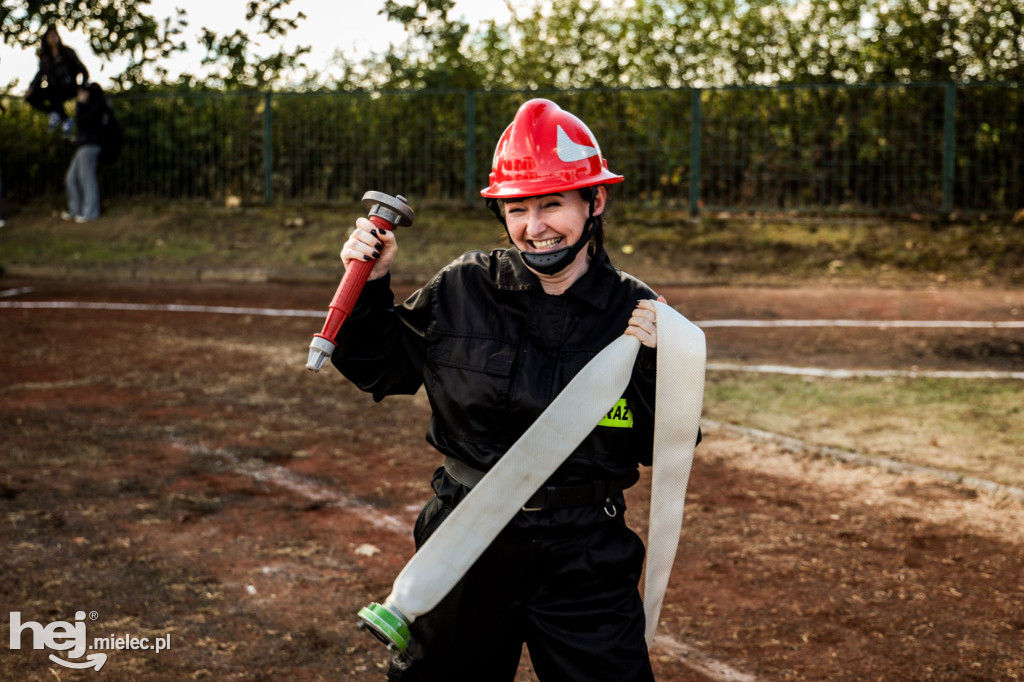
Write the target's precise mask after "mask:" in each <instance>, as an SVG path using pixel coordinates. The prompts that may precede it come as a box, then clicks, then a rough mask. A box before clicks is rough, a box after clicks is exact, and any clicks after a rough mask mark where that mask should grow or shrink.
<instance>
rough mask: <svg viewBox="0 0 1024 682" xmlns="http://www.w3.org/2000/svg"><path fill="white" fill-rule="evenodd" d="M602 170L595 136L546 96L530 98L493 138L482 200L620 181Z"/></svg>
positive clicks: (603, 161)
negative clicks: (488, 183)
mask: <svg viewBox="0 0 1024 682" xmlns="http://www.w3.org/2000/svg"><path fill="white" fill-rule="evenodd" d="M624 179H625V178H623V177H622V176H621V175H616V174H615V173H612V172H611V171H609V170H608V162H607V161H605V159H604V157H603V156H602V155H601V148H600V147H599V146H598V144H597V139H596V138H595V137H594V134H593V133H592V132H590V128H588V127H587V125H586V124H585V123H584V122H583V121H581V120H580V119H578V118H577V117H576V116H574V115H572V114H570V113H569V112H568V111H565V110H563V109H562V108H561V107H559V106H558V105H557V104H555V103H554V102H552V101H550V100H546V99H531V100H530V101H528V102H526V103H524V104H523V105H522V106H521V107H519V111H517V112H516V117H515V118H514V119H513V120H512V123H511V124H509V126H508V128H506V129H505V132H504V133H503V134H502V136H501V139H499V140H498V146H497V147H496V148H495V150H494V160H493V161H492V163H491V175H490V183H491V184H490V185H489V186H488V187H486V188H484V189H482V190H480V194H482V195H483V196H485V197H487V198H488V199H512V198H515V197H531V196H539V195H542V194H551V193H554V192H566V191H569V190H573V189H580V188H583V187H591V186H593V185H604V184H612V183H616V182H622V181H623V180H624Z"/></svg>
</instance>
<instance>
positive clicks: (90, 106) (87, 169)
mask: <svg viewBox="0 0 1024 682" xmlns="http://www.w3.org/2000/svg"><path fill="white" fill-rule="evenodd" d="M76 109H77V112H76V119H77V122H78V137H77V138H76V140H75V142H76V144H77V149H76V150H75V155H74V156H72V157H71V164H70V165H69V166H68V171H67V173H66V174H65V176H64V185H65V187H66V188H67V195H68V210H67V211H66V212H64V213H62V214H61V217H62V218H64V219H65V220H74V221H75V222H77V223H85V222H89V221H90V220H96V219H97V218H99V217H100V184H99V180H98V179H97V177H96V171H97V168H98V167H99V160H100V152H101V151H102V149H103V148H102V146H101V144H100V143H101V136H102V128H103V124H104V122H105V120H106V117H108V116H110V113H109V112H110V109H109V107H108V106H107V102H106V98H105V97H104V95H103V90H102V89H101V88H100V86H99V85H97V84H96V83H90V84H89V86H88V87H84V88H81V89H79V91H78V105H77V107H76Z"/></svg>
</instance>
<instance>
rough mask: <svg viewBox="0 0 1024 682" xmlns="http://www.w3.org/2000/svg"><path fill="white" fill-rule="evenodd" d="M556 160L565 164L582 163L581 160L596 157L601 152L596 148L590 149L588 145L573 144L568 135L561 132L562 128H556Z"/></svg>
mask: <svg viewBox="0 0 1024 682" xmlns="http://www.w3.org/2000/svg"><path fill="white" fill-rule="evenodd" d="M557 140H558V158H559V159H561V160H562V161H564V162H565V163H572V162H574V161H582V160H583V159H589V158H590V157H591V156H597V155H598V154H600V153H601V150H600V149H598V148H597V147H591V146H590V145H586V144H580V143H579V142H573V141H572V140H570V139H569V134H568V133H566V132H565V131H564V130H562V126H558V138H557Z"/></svg>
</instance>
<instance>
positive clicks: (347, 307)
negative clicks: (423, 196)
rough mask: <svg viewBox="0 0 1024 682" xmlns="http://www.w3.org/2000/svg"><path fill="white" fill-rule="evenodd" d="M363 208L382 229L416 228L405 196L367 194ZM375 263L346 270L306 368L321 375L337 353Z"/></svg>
mask: <svg viewBox="0 0 1024 682" xmlns="http://www.w3.org/2000/svg"><path fill="white" fill-rule="evenodd" d="M363 206H364V207H366V209H368V210H369V218H370V222H371V223H373V224H374V226H376V227H377V228H378V229H381V230H393V229H395V228H396V227H398V226H400V225H412V221H413V219H414V218H415V217H416V214H415V213H414V212H413V210H412V208H411V207H410V206H409V204H408V203H406V201H405V197H403V196H396V197H393V196H391V195H389V194H382V193H381V192H367V193H366V194H364V195H363ZM373 264H374V261H372V260H369V261H352V262H350V263H349V265H348V268H347V269H346V270H345V276H344V277H342V278H341V284H339V285H338V290H337V291H336V292H334V299H333V300H332V301H331V305H330V307H329V309H328V311H327V321H326V322H324V328H323V331H321V332H320V333H319V334H314V335H313V342H312V343H310V344H309V359H308V360H307V361H306V369H309V370H313V371H314V372H319V371H320V368H321V367H322V366H323V364H324V363H325V362H327V360H328V358H330V357H331V354H332V353H333V352H334V348H335V345H334V339H335V337H337V335H338V330H339V329H341V325H342V323H343V322H345V320H346V319H348V316H349V315H350V314H352V308H353V307H355V304H356V299H358V298H359V294H360V293H362V291H363V285H365V284H366V278H367V277H369V276H370V271H371V270H373Z"/></svg>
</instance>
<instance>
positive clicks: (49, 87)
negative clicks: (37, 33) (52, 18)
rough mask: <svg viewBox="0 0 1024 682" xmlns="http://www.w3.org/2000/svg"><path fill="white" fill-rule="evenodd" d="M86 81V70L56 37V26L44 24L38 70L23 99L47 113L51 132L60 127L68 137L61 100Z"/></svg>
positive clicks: (69, 127) (68, 121) (68, 125)
mask: <svg viewBox="0 0 1024 682" xmlns="http://www.w3.org/2000/svg"><path fill="white" fill-rule="evenodd" d="M79 77H81V80H79ZM88 83H89V71H88V70H87V69H86V68H85V65H84V64H82V62H81V60H79V58H78V55H77V54H75V51H74V50H72V49H71V48H70V47H68V46H67V45H65V44H64V42H63V41H62V40H61V39H60V34H59V33H57V27H56V26H53V25H50V26H48V27H47V28H46V32H45V33H44V34H43V38H42V41H41V44H40V45H39V70H38V71H37V72H36V75H35V77H34V78H32V82H31V83H30V84H29V86H28V91H27V92H26V93H25V100H26V101H27V102H28V103H29V104H30V105H32V106H33V107H34V108H36V109H38V110H39V111H42V112H43V113H45V114H47V115H48V117H49V120H48V123H49V128H50V130H51V131H52V130H57V129H58V128H60V129H61V131H62V132H63V133H64V135H65V136H66V137H71V134H72V129H73V125H74V123H73V121H72V120H71V118H69V117H68V114H67V111H66V110H65V109H64V103H65V102H67V101H68V100H70V99H72V98H74V97H75V95H76V94H77V93H78V88H79V86H85V85H88Z"/></svg>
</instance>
